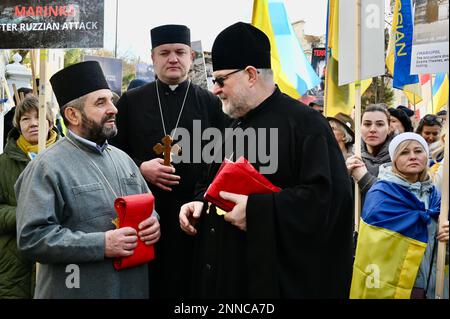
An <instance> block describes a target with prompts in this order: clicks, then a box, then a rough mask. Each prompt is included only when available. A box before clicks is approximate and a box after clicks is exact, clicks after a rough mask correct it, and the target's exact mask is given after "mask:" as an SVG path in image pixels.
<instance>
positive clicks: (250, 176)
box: [204, 156, 281, 212]
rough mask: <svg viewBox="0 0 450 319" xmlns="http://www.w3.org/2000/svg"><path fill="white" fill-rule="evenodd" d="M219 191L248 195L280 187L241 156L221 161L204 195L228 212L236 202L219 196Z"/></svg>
mask: <svg viewBox="0 0 450 319" xmlns="http://www.w3.org/2000/svg"><path fill="white" fill-rule="evenodd" d="M221 191H225V192H229V193H235V194H241V195H250V194H269V193H274V192H279V191H281V188H279V187H277V186H275V185H273V184H272V183H271V182H270V181H269V180H268V179H267V178H265V177H264V176H263V175H261V173H259V172H258V171H257V170H256V169H255V168H254V167H253V165H252V164H251V163H249V162H248V161H247V160H246V159H245V158H244V157H242V156H241V157H240V158H239V159H238V160H237V161H236V162H232V161H229V160H227V159H225V160H224V161H223V163H222V165H221V166H220V168H219V171H218V172H217V174H216V177H215V178H214V180H213V182H212V183H211V185H209V187H208V189H207V190H206V193H205V196H204V197H205V199H206V200H207V201H208V202H210V203H212V204H214V205H216V206H217V207H219V208H220V209H222V210H224V211H226V212H229V211H231V210H232V209H233V207H234V206H235V205H236V204H235V203H233V202H230V201H228V200H225V199H223V198H222V197H220V195H219V193H220V192H221Z"/></svg>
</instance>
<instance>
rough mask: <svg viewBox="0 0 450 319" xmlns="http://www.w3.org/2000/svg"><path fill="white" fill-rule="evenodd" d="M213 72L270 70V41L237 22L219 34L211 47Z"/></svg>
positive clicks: (254, 28) (257, 31)
mask: <svg viewBox="0 0 450 319" xmlns="http://www.w3.org/2000/svg"><path fill="white" fill-rule="evenodd" d="M211 55H212V64H213V70H214V71H219V70H228V69H244V68H246V67H247V66H249V65H251V66H253V67H255V68H258V69H270V67H271V64H270V41H269V38H268V37H267V36H266V34H265V33H264V32H262V31H261V30H259V29H258V28H256V27H254V26H252V25H251V24H248V23H244V22H238V23H235V24H233V25H231V26H229V27H228V28H226V29H225V30H223V31H222V32H220V33H219V35H218V36H217V38H216V39H215V40H214V44H213V47H212V52H211Z"/></svg>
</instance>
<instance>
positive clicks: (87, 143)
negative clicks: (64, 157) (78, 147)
mask: <svg viewBox="0 0 450 319" xmlns="http://www.w3.org/2000/svg"><path fill="white" fill-rule="evenodd" d="M68 132H69V133H68V134H67V135H68V136H71V137H73V138H74V139H75V140H77V141H78V142H80V143H81V144H83V145H85V146H87V147H89V148H90V149H94V150H96V151H98V152H99V153H103V151H104V150H105V149H106V148H107V147H108V141H105V143H103V145H98V144H97V143H94V142H92V141H90V140H87V139H85V138H83V137H81V136H79V135H77V134H75V133H74V132H72V131H71V130H68Z"/></svg>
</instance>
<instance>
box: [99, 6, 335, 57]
mask: <svg viewBox="0 0 450 319" xmlns="http://www.w3.org/2000/svg"><path fill="white" fill-rule="evenodd" d="M116 1H118V4H119V6H118V8H119V10H118V11H119V14H118V32H117V34H118V40H117V42H118V49H117V51H118V56H125V57H136V58H138V57H139V58H140V60H141V61H143V62H151V60H150V48H151V44H150V29H152V28H154V27H156V26H159V25H163V24H185V25H187V26H188V27H189V28H190V29H191V40H192V41H198V40H201V41H202V46H203V50H204V51H210V50H211V47H212V44H213V42H214V39H215V37H216V36H217V34H219V33H220V31H222V30H223V29H225V28H226V27H227V26H229V25H231V24H233V23H235V22H238V21H243V22H251V17H252V9H253V0H105V49H107V50H111V51H114V43H115V13H116ZM285 5H286V10H287V14H288V17H289V20H290V22H291V23H292V22H295V21H298V20H305V21H306V24H305V33H306V34H312V35H323V34H325V29H326V6H327V0H285Z"/></svg>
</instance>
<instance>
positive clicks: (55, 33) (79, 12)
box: [0, 0, 104, 49]
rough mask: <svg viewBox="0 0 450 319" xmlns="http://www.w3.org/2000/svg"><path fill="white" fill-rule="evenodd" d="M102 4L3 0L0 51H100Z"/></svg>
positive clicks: (99, 0)
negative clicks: (64, 49)
mask: <svg viewBox="0 0 450 319" xmlns="http://www.w3.org/2000/svg"><path fill="white" fill-rule="evenodd" d="M103 30H104V1H103V0H60V1H54V0H41V1H35V0H2V1H1V2H0V38H1V39H2V40H1V41H0V49H35V48H101V47H103Z"/></svg>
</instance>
